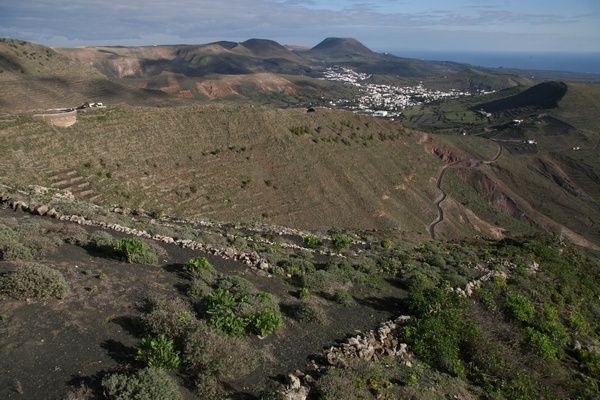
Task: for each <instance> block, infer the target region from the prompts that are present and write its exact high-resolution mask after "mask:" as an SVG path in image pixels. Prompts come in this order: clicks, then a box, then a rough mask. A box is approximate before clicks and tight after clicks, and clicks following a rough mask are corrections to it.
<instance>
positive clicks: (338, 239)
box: [332, 235, 352, 251]
mask: <svg viewBox="0 0 600 400" xmlns="http://www.w3.org/2000/svg"><path fill="white" fill-rule="evenodd" d="M332 243H333V247H334V248H335V249H336V250H338V251H339V250H344V249H346V248H348V247H349V246H350V245H351V244H352V239H350V238H349V237H348V236H344V235H340V236H335V237H334V238H333V240H332Z"/></svg>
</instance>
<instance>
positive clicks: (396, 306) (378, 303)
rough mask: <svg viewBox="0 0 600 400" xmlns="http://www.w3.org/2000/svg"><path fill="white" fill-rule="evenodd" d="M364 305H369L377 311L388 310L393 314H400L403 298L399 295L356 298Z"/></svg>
mask: <svg viewBox="0 0 600 400" xmlns="http://www.w3.org/2000/svg"><path fill="white" fill-rule="evenodd" d="M355 300H356V302H357V303H358V304H360V305H361V306H363V307H369V308H372V309H373V310H376V311H383V312H388V313H390V314H393V315H400V314H401V313H402V310H403V307H402V303H403V300H402V298H399V297H390V296H387V297H381V298H380V297H366V298H364V299H359V298H357V299H355Z"/></svg>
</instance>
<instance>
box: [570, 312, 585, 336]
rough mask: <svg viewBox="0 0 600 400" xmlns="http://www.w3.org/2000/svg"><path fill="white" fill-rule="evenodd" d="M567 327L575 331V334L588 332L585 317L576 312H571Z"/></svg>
mask: <svg viewBox="0 0 600 400" xmlns="http://www.w3.org/2000/svg"><path fill="white" fill-rule="evenodd" d="M569 326H570V327H571V329H573V330H574V331H575V333H579V334H581V333H585V332H587V330H588V329H587V324H586V322H585V317H584V316H583V315H582V314H581V313H580V312H577V311H574V312H572V313H571V315H570V316H569Z"/></svg>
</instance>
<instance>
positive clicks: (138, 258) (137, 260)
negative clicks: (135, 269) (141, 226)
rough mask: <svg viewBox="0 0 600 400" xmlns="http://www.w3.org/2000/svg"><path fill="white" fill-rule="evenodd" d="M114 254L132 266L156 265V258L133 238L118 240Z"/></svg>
mask: <svg viewBox="0 0 600 400" xmlns="http://www.w3.org/2000/svg"><path fill="white" fill-rule="evenodd" d="M114 251H115V253H116V254H117V255H118V256H119V257H123V258H125V259H126V260H127V262H128V263H132V264H156V263H157V262H158V257H157V256H156V254H154V253H152V252H151V251H150V249H149V248H148V245H147V244H146V243H144V242H142V241H141V240H140V239H138V238H135V237H132V238H130V237H127V238H123V239H120V240H118V241H117V242H116V243H115V247H114Z"/></svg>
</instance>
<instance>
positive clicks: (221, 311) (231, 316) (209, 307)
mask: <svg viewBox="0 0 600 400" xmlns="http://www.w3.org/2000/svg"><path fill="white" fill-rule="evenodd" d="M243 301H245V299H244V298H240V297H236V296H235V295H234V294H233V293H231V292H230V291H229V290H226V289H222V288H218V289H216V290H214V291H213V292H211V293H209V294H208V295H207V296H206V297H205V299H204V304H205V310H206V314H207V315H208V316H209V322H210V324H211V325H212V326H214V327H215V328H217V329H218V330H220V331H222V332H225V333H227V334H229V335H233V336H238V337H242V336H243V335H244V332H245V330H246V327H247V326H248V321H247V320H246V319H245V318H242V317H240V316H238V315H236V313H235V311H234V308H235V307H236V306H237V305H238V303H240V302H243Z"/></svg>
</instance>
